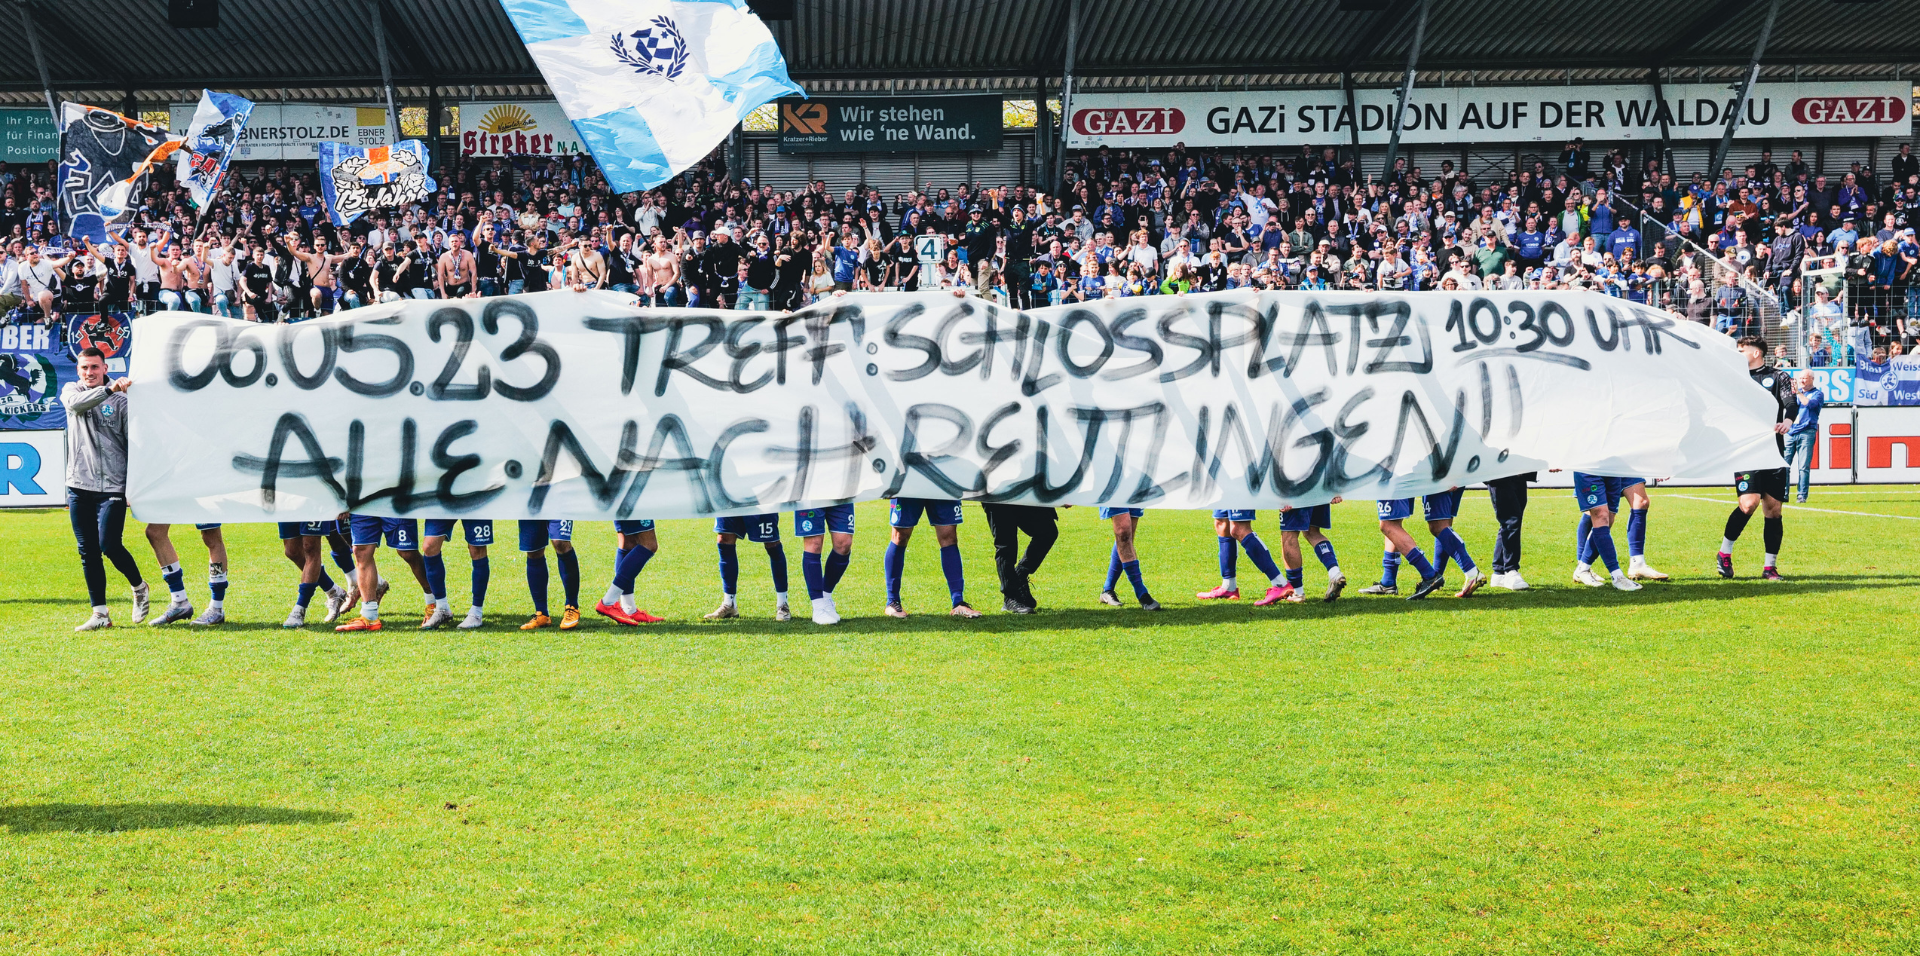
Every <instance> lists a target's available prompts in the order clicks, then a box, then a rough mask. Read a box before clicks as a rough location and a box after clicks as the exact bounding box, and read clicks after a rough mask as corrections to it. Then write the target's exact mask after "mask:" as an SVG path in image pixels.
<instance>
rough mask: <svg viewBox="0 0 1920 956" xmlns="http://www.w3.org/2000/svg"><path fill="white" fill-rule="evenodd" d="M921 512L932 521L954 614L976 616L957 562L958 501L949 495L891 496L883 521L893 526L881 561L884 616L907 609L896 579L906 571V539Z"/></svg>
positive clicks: (918, 521) (903, 614) (895, 615)
mask: <svg viewBox="0 0 1920 956" xmlns="http://www.w3.org/2000/svg"><path fill="white" fill-rule="evenodd" d="M923 515H924V516H925V517H926V519H927V523H928V524H931V525H933V540H934V541H936V542H938V543H939V545H940V570H941V571H943V572H944V573H945V574H946V576H947V596H948V597H950V598H952V599H953V610H952V611H950V612H949V613H951V614H952V615H953V616H954V617H960V618H976V617H979V616H980V612H979V611H976V610H974V609H973V605H971V604H968V603H967V578H966V571H965V570H964V569H963V568H962V567H961V564H960V522H961V521H962V520H963V519H962V517H961V514H960V502H959V501H958V500H956V499H951V498H946V499H942V498H895V499H893V508H892V510H891V512H890V513H889V514H888V515H887V523H888V524H889V525H891V526H892V527H893V536H892V538H891V540H889V541H888V542H887V554H886V558H885V560H884V561H883V563H882V567H883V568H884V570H885V571H886V578H887V616H888V617H906V616H907V609H906V606H905V605H904V604H901V603H900V583H901V580H902V579H903V578H905V577H906V573H907V542H909V541H911V540H913V529H914V527H915V526H916V525H918V524H919V523H920V518H921V517H922V516H923Z"/></svg>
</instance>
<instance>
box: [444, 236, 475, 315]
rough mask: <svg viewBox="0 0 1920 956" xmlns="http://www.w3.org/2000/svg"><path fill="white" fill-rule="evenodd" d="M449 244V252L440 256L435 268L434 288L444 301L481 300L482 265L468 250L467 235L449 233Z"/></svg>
mask: <svg viewBox="0 0 1920 956" xmlns="http://www.w3.org/2000/svg"><path fill="white" fill-rule="evenodd" d="M447 242H448V248H447V251H445V252H443V253H441V254H440V261H439V263H438V264H437V265H435V267H434V281H433V285H434V288H436V289H438V290H439V292H440V297H441V298H443V299H475V298H479V297H480V264H479V263H478V262H476V261H475V260H474V258H473V253H472V252H471V251H469V250H468V249H467V237H466V235H465V234H464V233H460V232H452V233H448V234H447Z"/></svg>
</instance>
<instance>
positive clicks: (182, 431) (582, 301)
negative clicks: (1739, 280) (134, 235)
mask: <svg viewBox="0 0 1920 956" xmlns="http://www.w3.org/2000/svg"><path fill="white" fill-rule="evenodd" d="M633 301H634V300H633V298H632V297H631V296H625V295H618V294H614V293H573V292H547V293H539V294H535V295H526V296H516V297H509V298H491V299H468V300H461V301H453V302H416V301H410V302H405V303H396V304H392V305H385V306H378V307H373V308H367V309H361V310H358V311H357V312H353V313H344V314H342V315H340V316H337V317H334V318H330V319H324V320H315V321H309V322H302V323H298V324H295V325H277V326H276V325H269V326H262V325H254V324H249V323H246V322H242V321H236V320H231V319H221V318H214V317H210V316H205V315H199V314H193V313H162V314H158V315H153V316H149V317H147V318H144V319H141V320H140V322H139V326H138V328H137V330H136V331H137V333H138V334H137V335H136V336H135V337H134V355H133V367H132V373H131V375H132V378H133V380H134V385H133V387H132V390H131V391H130V392H129V398H130V399H131V410H130V412H129V414H130V416H131V419H130V423H129V427H130V440H131V444H132V451H131V464H130V473H129V480H128V486H129V490H130V499H131V501H132V504H133V508H134V511H135V513H136V514H137V515H138V516H139V517H140V518H141V519H142V520H146V521H162V522H180V523H184V522H189V521H196V522H210V521H242V522H244V521H271V520H282V521H291V520H320V519H325V518H329V517H332V516H334V515H336V514H338V513H340V512H342V511H354V512H358V513H364V514H382V515H390V516H391V515H423V516H434V515H444V516H459V515H474V516H485V517H489V518H500V519H506V518H531V517H552V518H561V517H565V518H574V519H581V520H596V519H597V520H606V519H612V518H616V517H621V518H624V517H629V516H631V517H643V518H679V517H697V516H704V515H716V514H753V513H761V512H770V511H786V510H792V509H796V508H810V507H821V506H824V505H828V504H833V503H837V502H844V501H853V500H866V499H872V498H879V497H888V496H895V495H898V496H905V497H923V498H943V499H951V498H968V499H978V500H998V501H1014V502H1028V503H1038V504H1079V505H1102V504H1104V505H1115V506H1121V505H1124V506H1134V507H1150V508H1224V507H1234V508H1255V507H1258V508H1274V507H1277V506H1279V505H1281V504H1313V503H1317V502H1324V501H1327V500H1330V499H1331V498H1333V497H1334V496H1336V495H1338V496H1344V497H1348V498H1400V497H1407V496H1411V495H1417V494H1424V493H1428V492H1433V491H1437V490H1441V489H1445V488H1448V487H1452V486H1455V485H1463V484H1467V483H1470V482H1474V481H1481V480H1485V479H1487V478H1492V477H1499V476H1501V475H1507V474H1514V473H1518V472H1525V471H1535V470H1539V471H1545V470H1547V469H1548V468H1553V467H1560V468H1566V469H1569V470H1573V469H1578V470H1581V471H1588V472H1596V473H1599V474H1613V475H1673V476H1677V477H1697V476H1707V477H1714V476H1728V475H1731V474H1732V473H1733V472H1734V471H1736V470H1740V469H1745V468H1761V467H1779V465H1780V455H1779V452H1778V451H1777V450H1776V449H1775V445H1774V439H1773V433H1772V424H1773V417H1774V413H1773V404H1772V399H1771V398H1769V397H1768V395H1767V394H1766V392H1765V391H1764V390H1762V389H1760V388H1759V387H1758V386H1756V385H1754V384H1753V383H1752V382H1751V381H1750V380H1749V379H1748V377H1747V373H1746V367H1745V363H1744V361H1742V360H1741V358H1740V357H1739V355H1738V353H1737V352H1736V351H1735V350H1734V348H1733V346H1732V344H1731V343H1730V341H1729V340H1728V339H1727V338H1726V337H1724V336H1721V335H1717V334H1715V333H1713V332H1711V331H1708V330H1706V329H1704V328H1703V327H1700V326H1696V325H1691V324H1687V323H1680V322H1676V321H1674V320H1673V319H1672V318H1671V317H1670V316H1668V315H1666V314H1665V313H1661V312H1657V311H1652V310H1649V309H1644V308H1635V307H1633V306H1631V305H1630V304H1628V303H1626V302H1624V301H1622V300H1619V299H1611V298H1607V297H1604V296H1600V295H1597V294H1593V293H1568V294H1552V293H1519V294H1513V295H1500V296H1492V297H1476V296H1468V295H1460V296H1453V295H1442V294H1438V293H1420V294H1413V295H1404V294H1403V295H1369V294H1364V293H1331V294H1320V295H1316V294H1309V293H1252V292H1226V293H1215V294H1210V295H1192V296H1181V297H1174V296H1165V297H1153V298H1144V299H1126V300H1107V301H1102V302H1098V303H1094V304H1090V305H1087V306H1066V307H1056V308H1049V309H1040V310H1035V311H1032V312H1025V313H1022V312H1012V311H1008V310H1005V309H1001V308H998V307H995V306H992V305H990V304H987V303H985V302H983V301H982V300H979V299H971V298H969V299H956V298H954V297H953V296H951V295H947V294H942V293H913V294H909V293H901V294H883V295H855V296H848V297H844V298H840V299H836V300H833V301H831V302H828V303H822V304H820V305H818V306H815V307H812V308H809V309H806V310H803V311H801V312H796V313H792V314H782V313H749V312H726V311H703V310H643V309H639V308H634V307H632V306H631V305H630V303H632V302H633Z"/></svg>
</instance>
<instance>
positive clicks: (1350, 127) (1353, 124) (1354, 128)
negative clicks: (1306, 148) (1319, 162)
mask: <svg viewBox="0 0 1920 956" xmlns="http://www.w3.org/2000/svg"><path fill="white" fill-rule="evenodd" d="M1340 92H1342V93H1344V94H1346V97H1347V117H1348V119H1349V120H1350V122H1348V123H1347V133H1348V134H1349V135H1350V136H1351V137H1352V138H1353V171H1354V172H1355V173H1358V172H1359V171H1360V110H1359V109H1358V108H1357V107H1355V106H1354V105H1353V74H1351V73H1341V74H1340ZM1329 172H1331V170H1329Z"/></svg>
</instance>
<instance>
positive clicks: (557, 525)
mask: <svg viewBox="0 0 1920 956" xmlns="http://www.w3.org/2000/svg"><path fill="white" fill-rule="evenodd" d="M549 544H551V545H553V560H554V563H556V564H558V565H559V566H560V588H561V590H562V591H564V592H565V593H566V597H567V603H566V604H564V605H562V606H561V609H560V629H561V630H563V631H571V630H573V629H574V628H576V627H579V626H580V555H578V554H576V553H575V552H574V550H573V522H571V521H567V520H564V519H563V520H559V521H539V520H534V521H522V522H520V551H521V553H523V554H525V555H526V556H527V593H528V594H530V595H532V597H533V616H532V617H530V618H527V623H525V624H522V625H520V629H521V630H523V631H531V630H534V629H536V628H542V627H546V626H547V625H549V624H552V623H553V617H552V616H551V615H549V614H548V613H547V580H548V579H547V545H549Z"/></svg>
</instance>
